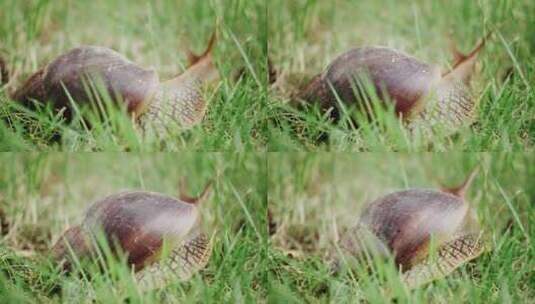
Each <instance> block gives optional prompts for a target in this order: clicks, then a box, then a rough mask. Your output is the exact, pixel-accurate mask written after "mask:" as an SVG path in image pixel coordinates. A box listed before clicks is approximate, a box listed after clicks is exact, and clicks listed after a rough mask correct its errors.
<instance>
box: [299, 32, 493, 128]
mask: <svg viewBox="0 0 535 304" xmlns="http://www.w3.org/2000/svg"><path fill="white" fill-rule="evenodd" d="M484 41H485V40H483V41H482V42H481V43H479V44H478V45H477V46H476V48H475V49H474V50H473V51H472V52H471V53H469V54H468V55H464V54H461V53H460V52H458V51H456V50H455V56H456V61H455V62H454V64H453V69H452V70H451V71H449V72H446V73H442V69H441V68H440V67H438V66H435V65H430V64H427V63H424V62H421V61H419V60H418V59H416V58H414V57H412V56H409V55H407V54H404V53H402V52H400V51H397V50H394V49H390V48H385V47H362V48H356V49H353V50H350V51H348V52H346V53H344V54H342V55H340V56H338V57H337V58H336V59H334V61H333V62H332V63H331V64H329V65H328V66H327V68H326V69H325V70H324V71H323V72H322V73H321V74H319V75H317V76H315V77H314V78H313V79H312V80H311V81H310V83H309V84H308V85H307V86H306V87H305V88H304V89H303V91H302V92H300V94H299V95H298V99H300V100H303V101H305V103H312V104H314V103H317V104H319V106H320V108H321V109H323V110H324V111H330V114H331V117H332V118H335V119H337V118H339V116H340V112H339V109H340V104H339V103H340V102H342V103H344V104H345V105H346V106H348V105H355V106H356V107H357V108H358V109H359V110H360V111H363V112H364V113H367V114H371V109H372V107H371V105H369V104H367V102H368V100H369V99H370V96H369V93H371V92H369V89H372V90H373V91H374V92H375V93H376V94H377V96H378V98H379V100H381V101H382V102H383V103H386V102H392V103H393V107H394V110H395V112H396V113H397V114H398V115H399V116H400V117H403V118H404V119H406V121H407V122H409V126H410V127H411V128H412V127H414V126H416V123H415V121H416V122H418V123H419V122H420V121H426V122H428V123H429V124H430V125H435V124H436V123H444V124H446V125H447V126H449V127H455V128H456V127H459V126H460V125H462V124H464V123H466V122H469V121H470V120H471V118H472V114H473V113H472V110H473V108H474V106H475V101H474V98H473V96H471V94H470V88H469V80H470V76H471V74H472V72H473V67H474V64H475V60H476V58H477V54H478V52H479V50H480V49H481V48H482V47H483V44H484Z"/></svg>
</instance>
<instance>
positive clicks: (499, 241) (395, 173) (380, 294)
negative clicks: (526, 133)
mask: <svg viewBox="0 0 535 304" xmlns="http://www.w3.org/2000/svg"><path fill="white" fill-rule="evenodd" d="M533 161H534V157H533V155H532V154H529V153H447V154H442V153H416V154H414V153H411V154H408V153H357V154H355V153H353V154H351V153H285V154H281V153H277V154H273V153H272V154H270V155H269V157H268V163H269V164H270V166H269V169H268V175H269V179H268V185H269V186H268V189H269V192H268V206H269V208H270V211H271V212H272V214H273V218H274V221H275V223H276V225H277V227H278V228H277V230H276V233H275V234H274V235H272V237H271V246H270V251H269V262H268V263H269V267H270V269H271V271H270V274H269V284H270V285H269V298H270V299H271V302H273V303H300V302H308V303H328V302H330V303H333V302H334V303H355V302H360V301H364V302H370V303H385V302H391V301H394V302H396V303H466V302H469V303H528V302H530V301H531V299H533V297H534V296H535V281H534V280H533V277H534V274H535V273H534V271H535V264H534V261H535V246H534V245H533V236H534V235H535V227H534V225H533V222H534V220H535V218H534V215H535V212H534V211H535V210H534V205H533V200H534V197H535V192H534V190H533V187H532V185H533V183H534V182H535V171H534V170H533V166H530V164H533ZM477 165H479V166H480V171H479V175H478V176H477V177H476V179H475V181H474V184H473V185H472V187H471V188H470V189H469V191H468V192H467V199H468V201H469V203H470V205H471V206H472V208H474V210H475V211H476V213H477V215H478V218H479V220H480V223H481V226H482V229H483V232H484V236H485V238H486V239H487V240H488V243H489V248H490V250H489V251H487V252H486V253H484V254H483V255H482V256H481V257H479V258H478V259H476V260H474V261H472V262H470V263H468V264H466V265H464V266H462V267H460V269H458V270H457V271H455V272H454V273H453V274H451V275H449V276H448V277H446V278H445V279H442V280H438V281H435V282H433V283H431V284H429V285H426V286H423V287H421V288H418V289H415V290H412V291H408V290H406V289H405V288H404V287H403V286H402V285H401V284H400V280H399V275H398V274H397V271H396V267H395V266H394V265H393V263H392V262H391V261H376V263H374V264H372V266H370V268H371V269H372V270H373V271H369V270H368V269H365V268H364V267H357V268H356V269H348V268H344V267H343V268H342V271H341V272H340V273H339V274H335V275H332V274H330V273H329V269H328V266H327V264H326V262H325V261H324V258H325V254H326V252H327V251H328V250H330V249H331V248H332V246H333V243H334V240H335V239H336V236H337V235H338V233H339V232H341V231H344V230H345V229H347V228H349V227H352V226H353V225H355V223H356V220H357V219H358V214H359V211H360V210H361V209H362V207H363V206H365V204H366V203H369V202H371V201H372V200H374V199H375V198H378V197H380V196H382V195H385V194H388V193H391V192H393V191H397V190H401V189H407V188H418V187H420V188H435V189H436V188H438V187H439V186H440V185H447V186H455V185H458V184H460V183H461V182H462V181H463V180H464V178H465V177H466V176H467V174H468V173H469V172H470V171H471V170H472V169H473V168H474V167H475V166H477Z"/></svg>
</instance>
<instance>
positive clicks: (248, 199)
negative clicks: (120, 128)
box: [0, 153, 267, 303]
mask: <svg viewBox="0 0 535 304" xmlns="http://www.w3.org/2000/svg"><path fill="white" fill-rule="evenodd" d="M0 167H2V173H0V198H1V202H0V207H1V211H2V213H1V214H2V216H1V220H0V221H1V223H2V225H1V226H2V230H1V236H0V302H2V303H57V302H72V303H86V302H90V301H91V300H93V299H94V300H97V301H98V302H105V303H114V302H115V303H122V302H123V301H129V303H160V302H161V301H164V300H165V301H170V302H174V303H178V302H180V303H185V302H188V303H193V302H203V303H207V302H213V303H221V302H227V303H237V302H246V303H253V302H258V301H261V299H265V297H266V289H265V286H266V279H267V277H266V271H265V268H266V267H267V259H266V255H267V242H266V240H267V238H266V235H267V233H266V229H265V227H266V216H265V215H266V201H265V198H266V195H265V193H266V188H265V186H266V180H265V178H266V174H265V158H264V157H263V156H262V155H258V156H257V155H254V154H251V153H249V154H224V153H180V154H176V153H175V154H168V153H160V154H151V155H147V154H135V153H130V154H127V155H125V154H121V153H92V154H67V153H62V154H58V153H42V154H20V153H19V154H1V155H0ZM20 172H25V173H24V174H21V173H20ZM182 177H185V178H186V180H187V183H188V186H189V187H188V188H189V191H190V193H191V195H196V194H197V193H199V192H200V191H201V190H202V188H203V187H204V185H205V183H206V182H207V181H208V180H210V179H213V180H214V189H213V194H212V196H211V198H210V199H209V200H208V201H206V202H204V203H203V205H202V207H201V213H202V221H203V225H204V229H205V231H207V232H210V233H215V236H214V249H213V252H212V257H211V258H210V261H209V263H208V265H207V267H206V268H205V269H204V270H202V271H201V272H200V273H198V274H196V275H194V276H193V278H192V279H191V280H189V281H187V282H183V283H179V282H177V283H173V284H171V285H169V286H168V287H166V288H164V289H161V290H159V291H155V292H150V293H144V294H143V295H141V294H139V293H138V291H137V290H136V287H135V285H133V284H132V283H133V281H132V280H131V279H130V275H129V272H128V268H127V267H124V266H122V265H123V264H121V263H117V262H113V261H112V262H110V263H109V265H108V267H106V269H107V270H108V271H107V272H104V273H102V272H100V271H90V270H92V269H91V268H89V270H87V268H81V269H79V270H85V272H83V274H80V275H71V276H68V275H63V274H60V273H59V272H58V271H57V270H56V267H55V266H54V264H52V263H50V262H49V260H48V259H47V255H48V253H49V249H48V248H49V247H50V246H51V245H52V244H53V242H55V241H56V239H57V238H58V237H59V236H60V234H61V233H62V232H63V231H64V230H65V229H66V228H67V227H69V226H71V225H76V224H79V223H80V221H81V219H82V218H83V215H84V210H85V209H86V208H87V207H88V206H89V205H90V204H91V202H94V201H95V200H98V199H101V198H103V197H105V196H107V195H110V194H113V193H117V192H119V191H121V190H126V189H130V190H133V189H143V190H147V191H154V192H160V193H163V194H166V195H170V196H175V197H176V196H177V195H178V183H179V181H180V179H181V178H182Z"/></svg>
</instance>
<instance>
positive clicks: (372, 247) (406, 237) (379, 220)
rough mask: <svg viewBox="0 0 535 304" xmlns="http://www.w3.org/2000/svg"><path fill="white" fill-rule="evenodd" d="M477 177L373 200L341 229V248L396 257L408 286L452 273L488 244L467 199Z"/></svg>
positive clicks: (345, 251) (356, 253)
mask: <svg viewBox="0 0 535 304" xmlns="http://www.w3.org/2000/svg"><path fill="white" fill-rule="evenodd" d="M473 177H474V174H471V175H470V177H469V178H468V179H467V180H466V181H465V182H464V183H463V184H462V185H461V186H459V187H457V188H454V189H444V190H442V191H437V190H429V189H409V190H405V191H399V192H394V193H391V194H388V195H386V196H384V197H381V198H379V199H377V200H375V201H373V202H372V203H371V204H370V205H369V206H368V207H367V208H365V210H364V211H363V213H362V214H361V216H360V218H359V220H358V222H357V224H356V225H355V226H354V227H353V228H351V229H349V230H348V231H347V232H346V233H345V234H344V235H342V237H341V238H340V241H339V248H340V249H341V251H342V253H343V254H347V255H350V256H356V257H361V256H363V255H364V254H365V253H366V252H368V253H372V254H376V255H378V256H391V257H393V259H394V261H395V263H396V265H398V266H399V268H400V270H401V272H402V280H403V281H404V282H405V283H406V284H407V285H408V286H409V287H410V288H414V287H417V286H420V285H422V284H425V283H427V282H430V281H432V280H435V279H438V278H440V277H443V276H445V275H447V274H449V273H450V272H452V271H453V270H455V269H456V268H457V267H459V266H461V265H462V264H464V263H465V262H467V261H469V260H471V259H474V258H476V257H478V256H479V255H480V254H481V253H482V252H483V249H484V246H483V242H482V241H481V233H480V229H479V224H478V222H477V219H476V216H475V213H474V211H473V210H471V209H470V207H469V205H468V203H467V202H466V200H465V199H464V192H465V190H466V189H467V188H468V187H469V185H470V183H471V180H472V179H473ZM433 250H436V252H437V257H436V259H433V258H431V256H430V255H431V253H432V251H433Z"/></svg>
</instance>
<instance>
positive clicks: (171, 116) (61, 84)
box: [11, 35, 218, 130]
mask: <svg viewBox="0 0 535 304" xmlns="http://www.w3.org/2000/svg"><path fill="white" fill-rule="evenodd" d="M214 42H215V35H213V36H212V38H211V40H210V42H209V44H208V47H207V49H206V51H205V52H204V53H203V54H202V55H200V56H196V55H191V56H190V67H189V68H188V69H187V70H186V71H185V72H184V73H183V74H181V75H178V76H176V77H175V78H172V79H170V80H167V81H160V80H159V78H158V75H157V74H156V72H155V71H154V70H149V69H144V68H142V67H139V66H138V65H136V64H134V63H133V62H131V61H129V60H128V59H126V58H125V57H124V56H122V55H121V54H119V53H117V52H115V51H113V50H111V49H108V48H105V47H99V46H82V47H78V48H74V49H72V50H70V51H68V52H66V53H65V54H63V55H61V56H59V57H57V58H56V59H54V60H52V61H51V62H50V63H49V64H47V65H46V66H45V67H43V68H42V69H40V70H39V71H37V72H36V73H34V74H33V75H32V76H30V77H29V78H28V79H27V80H26V82H25V83H24V84H23V85H22V86H21V87H20V88H19V89H17V90H16V91H15V92H14V93H13V94H12V96H11V98H12V99H13V100H15V101H18V102H21V103H22V104H24V105H28V106H31V105H32V103H33V102H34V101H35V100H37V101H38V102H42V103H44V102H50V103H52V107H53V108H54V109H55V110H57V111H60V110H63V111H64V113H65V115H66V116H67V117H68V118H69V117H71V116H72V114H73V113H72V112H73V110H74V109H73V104H72V103H73V102H76V103H77V106H79V105H81V104H84V103H89V102H94V101H95V100H97V98H98V97H100V96H98V94H99V93H105V94H106V95H107V97H109V98H110V100H112V101H113V102H114V103H116V104H119V105H122V106H124V108H125V109H126V111H127V112H128V114H129V115H130V116H131V117H132V118H133V119H134V120H136V121H138V122H139V123H140V124H141V125H142V126H143V127H145V126H148V125H152V126H154V127H155V128H156V129H157V130H162V129H169V128H173V127H176V126H178V127H180V128H188V127H191V126H193V125H195V124H197V123H199V122H200V121H201V120H202V118H203V117H204V113H205V110H206V102H205V101H204V99H203V96H202V92H201V88H202V86H203V85H204V84H207V83H211V82H213V81H215V80H217V79H218V73H217V70H216V68H215V66H214V64H213V61H212V47H213V45H214ZM102 91H103V92H102Z"/></svg>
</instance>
